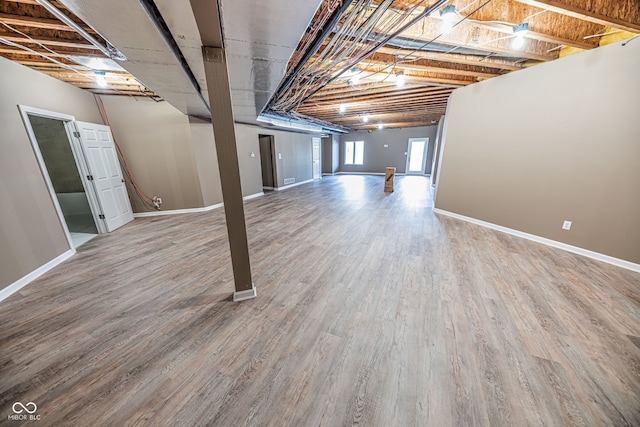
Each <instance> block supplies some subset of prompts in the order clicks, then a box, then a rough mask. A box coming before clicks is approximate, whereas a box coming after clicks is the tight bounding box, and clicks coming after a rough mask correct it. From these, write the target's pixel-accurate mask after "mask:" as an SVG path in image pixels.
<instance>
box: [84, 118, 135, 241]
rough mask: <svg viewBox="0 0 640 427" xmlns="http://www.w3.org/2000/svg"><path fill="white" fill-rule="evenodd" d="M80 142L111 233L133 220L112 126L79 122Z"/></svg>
mask: <svg viewBox="0 0 640 427" xmlns="http://www.w3.org/2000/svg"><path fill="white" fill-rule="evenodd" d="M76 126H77V128H78V132H79V133H80V143H81V144H82V149H83V151H84V155H85V157H86V159H87V166H88V169H89V175H90V176H91V178H89V179H90V181H91V182H93V185H94V187H95V189H96V196H97V198H98V203H99V204H100V208H101V210H102V215H103V216H104V218H103V219H104V221H105V225H106V227H107V231H108V232H112V231H113V230H115V229H117V228H119V227H122V226H123V225H125V224H126V223H128V222H130V221H133V211H132V210H131V204H130V203H129V195H128V193H127V188H126V187H125V184H124V176H123V175H122V171H121V170H120V164H119V162H118V154H117V152H116V147H115V143H114V142H113V136H112V135H111V129H110V128H109V126H104V125H99V124H95V123H85V122H76Z"/></svg>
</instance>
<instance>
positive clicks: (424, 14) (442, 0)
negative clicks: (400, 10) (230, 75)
mask: <svg viewBox="0 0 640 427" xmlns="http://www.w3.org/2000/svg"><path fill="white" fill-rule="evenodd" d="M448 1H449V0H438V1H437V2H436V3H435V4H433V5H431V6H429V7H427V8H425V10H424V11H422V13H420V14H419V15H418V16H416V17H415V18H414V19H412V20H411V21H409V22H407V23H406V24H405V25H403V26H402V27H401V28H399V29H398V30H396V31H395V32H393V33H392V34H390V35H388V36H387V37H385V38H384V39H383V40H382V41H380V42H378V44H377V45H375V46H373V47H372V48H371V49H369V50H367V51H364V52H363V53H361V54H360V55H358V56H356V57H355V58H352V59H351V61H349V62H348V66H346V67H344V69H345V71H346V70H349V69H351V67H353V66H354V65H356V64H357V63H359V62H360V61H362V60H363V59H365V58H366V57H368V56H370V55H373V54H374V53H376V52H377V51H378V50H379V49H381V48H382V47H383V46H385V45H386V44H387V43H389V42H390V41H391V40H393V39H395V38H396V37H398V36H399V35H400V34H402V33H403V32H404V31H406V30H407V29H408V28H410V27H411V26H413V25H415V24H416V23H417V22H418V21H420V20H421V19H423V18H425V17H427V16H429V15H430V14H431V13H432V12H434V11H435V10H436V9H437V8H439V7H440V6H442V5H443V4H445V3H446V2H448ZM341 74H342V73H341ZM338 77H340V74H336V75H335V76H333V77H332V78H330V79H329V80H327V82H326V83H325V84H324V85H323V87H324V86H326V85H328V84H329V83H331V82H332V81H334V80H335V79H337V78H338ZM316 92H317V90H316V91H313V92H312V93H310V94H309V95H307V96H306V97H305V98H304V99H303V100H302V101H301V102H300V104H302V103H304V102H305V101H306V100H307V99H309V98H311V97H312V96H313V95H315V93H316Z"/></svg>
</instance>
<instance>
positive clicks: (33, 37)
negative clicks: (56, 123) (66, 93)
mask: <svg viewBox="0 0 640 427" xmlns="http://www.w3.org/2000/svg"><path fill="white" fill-rule="evenodd" d="M49 3H50V5H51V6H52V7H54V8H55V9H57V10H59V11H60V12H61V13H62V14H64V15H65V16H67V17H68V19H69V20H71V21H72V22H73V23H75V24H77V26H78V27H79V28H80V29H81V30H83V31H85V32H86V33H87V34H88V35H89V36H90V37H91V38H93V39H94V40H95V41H96V42H97V45H94V44H91V43H90V42H89V41H88V40H87V39H86V38H85V37H83V36H82V35H81V34H80V33H79V32H78V30H76V29H74V28H73V27H72V26H70V25H69V24H68V23H65V22H63V21H62V20H61V19H60V18H59V17H57V16H55V15H53V14H52V13H51V12H50V11H49V10H47V9H46V8H45V7H43V6H42V5H41V4H40V3H38V2H37V1H35V0H14V1H1V2H0V56H3V57H5V58H7V59H9V60H11V61H14V62H17V63H19V64H22V65H25V66H27V67H30V68H33V69H34V70H37V71H40V72H43V73H45V74H48V75H50V76H51V77H54V78H57V79H59V80H62V81H64V82H67V83H69V84H72V85H75V86H78V87H80V88H82V89H86V90H89V91H91V92H93V93H96V94H114V95H135V96H149V97H154V98H155V97H157V95H156V94H155V93H154V92H153V91H152V90H150V89H149V88H148V87H146V86H145V85H144V84H143V83H141V82H140V81H139V80H138V79H136V78H135V77H134V76H133V75H132V74H131V73H129V72H127V71H126V70H124V69H122V68H121V67H120V66H119V64H118V63H117V61H115V62H114V61H110V60H109V57H108V56H107V54H106V53H105V52H103V51H101V50H100V48H99V46H101V47H102V48H103V50H105V51H107V46H108V43H107V41H106V40H104V38H102V37H101V36H100V34H98V33H97V32H96V31H94V30H93V29H92V28H90V27H89V26H88V25H86V24H85V23H84V22H82V20H80V19H78V18H77V17H76V16H74V15H73V14H72V13H70V12H69V11H68V10H67V9H66V8H65V6H64V5H63V4H62V3H60V2H57V1H55V0H52V1H50V2H49ZM107 53H108V52H107ZM96 72H97V73H96ZM103 72H104V74H102V73H103Z"/></svg>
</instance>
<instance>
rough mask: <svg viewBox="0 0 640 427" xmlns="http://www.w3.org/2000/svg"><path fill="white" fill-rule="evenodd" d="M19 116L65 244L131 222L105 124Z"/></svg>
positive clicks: (30, 113)
mask: <svg viewBox="0 0 640 427" xmlns="http://www.w3.org/2000/svg"><path fill="white" fill-rule="evenodd" d="M19 108H20V112H21V114H22V118H23V121H24V124H25V128H26V130H27V133H28V135H29V139H30V141H31V144H32V147H33V151H34V153H35V155H36V158H37V160H38V163H39V165H40V169H41V171H42V176H43V177H44V179H45V182H46V184H47V187H48V189H49V193H50V194H51V200H52V202H53V204H54V207H55V209H56V211H57V213H58V217H59V219H60V223H61V225H62V228H63V229H64V232H65V235H66V237H67V241H68V242H69V246H70V247H71V248H72V249H76V248H78V247H79V246H81V245H83V244H85V243H86V242H88V241H89V240H91V239H93V238H94V237H96V236H97V235H98V234H100V233H109V232H111V231H113V230H115V229H116V228H119V227H121V226H122V225H124V224H126V223H128V222H130V221H132V220H133V211H132V210H131V204H130V202H129V196H128V192H127V190H126V187H125V183H124V182H125V181H124V177H123V175H122V171H121V169H120V165H119V162H118V156H117V154H116V149H115V142H114V140H113V136H112V135H111V130H110V128H109V127H108V126H104V125H99V124H94V123H83V122H76V121H75V119H74V117H73V116H67V115H64V114H58V113H53V112H48V111H44V110H38V109H35V108H30V107H24V106H20V107H19Z"/></svg>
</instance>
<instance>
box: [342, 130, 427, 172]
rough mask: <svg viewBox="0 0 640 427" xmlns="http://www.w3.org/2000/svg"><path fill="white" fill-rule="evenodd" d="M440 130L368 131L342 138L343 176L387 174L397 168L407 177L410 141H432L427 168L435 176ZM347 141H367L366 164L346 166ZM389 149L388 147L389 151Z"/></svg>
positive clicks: (397, 170)
mask: <svg viewBox="0 0 640 427" xmlns="http://www.w3.org/2000/svg"><path fill="white" fill-rule="evenodd" d="M436 131H437V126H428V127H415V128H404V129H382V130H375V131H373V132H371V133H369V132H368V131H357V132H351V133H349V134H347V135H341V136H340V149H339V154H340V160H339V162H340V167H339V169H340V172H359V173H384V171H385V168H387V167H395V168H396V173H404V172H405V169H406V163H407V156H406V154H405V153H406V152H407V149H408V146H409V138H425V137H426V138H429V148H428V149H427V166H426V170H425V174H429V173H431V161H432V159H433V146H434V141H435V137H436ZM345 141H364V164H363V165H345V164H344V147H345V145H344V143H345ZM385 145H388V147H385Z"/></svg>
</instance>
